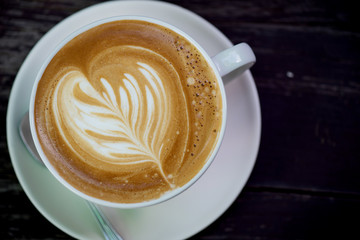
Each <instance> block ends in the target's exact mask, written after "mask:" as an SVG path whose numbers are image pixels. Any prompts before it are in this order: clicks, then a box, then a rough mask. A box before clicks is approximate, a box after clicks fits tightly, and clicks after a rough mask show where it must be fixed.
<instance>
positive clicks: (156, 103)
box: [52, 46, 189, 185]
mask: <svg viewBox="0 0 360 240" xmlns="http://www.w3.org/2000/svg"><path fill="white" fill-rule="evenodd" d="M129 51H130V52H134V51H140V52H147V54H150V55H153V56H152V58H160V62H164V63H167V60H166V59H163V58H162V57H161V56H160V55H158V54H156V53H155V52H152V51H151V50H147V49H142V48H137V47H132V46H124V47H121V48H119V47H118V48H115V49H113V48H111V49H108V51H107V52H108V53H105V54H103V56H101V58H104V59H109V57H110V58H111V56H108V54H110V53H111V54H114V53H118V54H117V57H118V61H119V63H117V64H114V62H112V63H111V65H110V66H106V67H105V66H101V67H102V68H104V69H96V70H97V71H106V72H110V73H116V74H115V76H109V77H110V78H109V79H111V80H112V81H110V80H107V79H105V78H103V77H99V78H98V81H99V82H100V83H101V84H100V87H101V90H100V91H97V90H96V89H95V88H94V87H93V86H92V85H91V83H90V82H89V80H88V79H87V78H86V76H85V75H84V74H83V73H81V72H79V71H76V70H72V71H70V72H68V73H66V74H65V75H64V76H63V77H62V78H61V79H60V81H59V82H58V84H57V86H56V88H55V91H54V101H53V102H52V108H53V112H54V114H55V118H54V119H55V120H56V126H57V128H58V129H59V134H60V135H61V137H62V138H63V139H64V141H65V142H66V144H67V146H68V147H69V148H70V149H72V151H73V152H74V153H76V154H77V156H78V157H79V158H80V159H82V161H84V162H85V161H89V159H92V158H86V159H85V158H84V155H83V154H82V153H81V152H87V153H90V154H91V156H92V157H93V159H94V160H95V162H92V163H91V164H92V165H93V166H94V167H96V166H97V165H98V164H99V163H98V161H101V162H106V163H110V164H116V165H129V164H141V163H145V162H152V163H154V164H156V165H157V166H158V168H159V170H160V172H161V175H162V177H164V179H167V176H165V173H164V172H163V169H162V163H161V159H162V156H163V154H162V152H166V150H165V149H163V147H164V143H165V142H166V141H169V140H170V138H169V135H170V136H174V135H176V132H174V131H177V132H178V133H180V131H181V133H182V134H183V135H185V136H186V139H187V138H188V137H187V136H188V135H189V132H188V129H187V128H188V125H189V123H188V118H187V117H186V118H185V119H186V120H187V122H185V123H184V128H183V129H181V130H180V129H172V130H173V132H172V133H170V134H169V132H168V131H169V129H170V128H169V125H170V124H171V122H173V121H176V119H172V118H174V117H175V116H173V115H174V114H172V113H171V109H172V107H173V106H172V105H173V104H174V99H176V100H180V101H182V103H181V104H182V105H186V99H185V96H184V94H182V93H181V92H170V91H165V87H166V88H167V89H171V86H167V85H168V84H169V82H171V81H174V80H175V81H177V82H179V81H180V79H179V75H178V74H177V73H176V70H175V69H173V68H172V67H171V64H170V63H167V65H166V68H168V69H166V70H165V69H163V70H162V71H161V72H162V73H166V74H162V75H160V76H159V75H158V71H156V70H155V69H154V68H152V67H151V66H150V65H148V64H150V63H148V64H147V63H142V62H136V59H132V58H133V54H134V53H133V54H132V55H131V57H130V58H129V57H127V55H128V54H129V53H128V52H129ZM102 60H103V59H101V60H97V61H102ZM124 63H125V64H126V67H125V68H123V67H122V66H121V65H122V64H124ZM130 63H131V64H130ZM95 64H96V65H97V63H95ZM156 67H158V68H163V67H164V66H155V68H156ZM122 69H124V70H125V72H120V71H121V70H122ZM106 72H105V73H93V74H91V75H95V76H97V75H99V76H101V75H106ZM169 72H171V73H169ZM169 77H173V78H175V79H171V78H169ZM113 78H115V79H113ZM110 82H112V83H113V84H111V83H110ZM164 85H165V86H164ZM179 87H180V86H179ZM173 94H177V95H176V96H173ZM184 110H185V112H184V113H185V114H186V115H187V112H186V109H184ZM62 126H67V127H66V129H65V128H64V129H63V128H62ZM167 138H168V139H167ZM74 143H77V144H78V146H76V147H75V146H74V147H73V145H74ZM79 143H81V144H79ZM185 146H186V141H185V142H184V144H183V146H182V148H183V152H185V151H184V148H185ZM177 147H180V146H177ZM183 157H184V155H183V156H180V159H181V158H183ZM170 185H171V184H170Z"/></svg>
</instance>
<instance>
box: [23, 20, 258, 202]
mask: <svg viewBox="0 0 360 240" xmlns="http://www.w3.org/2000/svg"><path fill="white" fill-rule="evenodd" d="M119 20H142V21H147V22H151V23H155V24H158V25H161V26H163V27H166V28H168V29H170V30H172V31H174V32H176V33H177V34H179V35H181V36H183V37H184V38H186V39H187V40H188V41H190V42H191V43H192V44H193V45H194V46H195V47H197V49H198V50H199V51H200V52H201V54H202V55H203V57H204V58H205V59H206V60H207V62H208V63H209V65H210V66H211V67H212V68H213V70H214V72H215V74H216V77H217V80H218V83H219V87H220V91H221V95H222V99H223V101H222V103H223V106H222V109H223V111H222V114H223V115H222V119H223V121H222V126H221V132H220V137H219V138H218V141H217V143H216V147H215V149H214V151H213V152H212V154H211V155H210V156H209V157H208V160H207V162H206V163H205V164H204V166H203V167H202V169H201V170H200V171H199V172H198V174H196V175H195V177H193V178H192V179H191V180H190V181H189V182H188V183H187V184H185V185H184V186H182V187H179V188H176V189H174V190H172V191H170V192H168V193H165V194H164V195H162V196H161V197H160V198H158V199H154V200H150V201H146V202H140V203H116V202H110V201H106V200H102V199H98V198H95V197H92V196H89V195H87V194H85V193H83V192H81V191H79V190H78V189H76V188H74V187H73V186H72V185H70V184H69V183H68V182H67V181H66V180H64V179H63V178H62V177H61V175H60V174H59V173H58V172H57V170H56V169H55V168H54V167H53V166H52V164H51V163H50V162H49V160H48V159H47V157H46V155H45V154H44V152H43V150H42V147H41V145H40V142H39V138H38V135H37V132H36V128H35V119H34V109H35V106H34V103H35V96H36V92H37V88H38V83H39V81H40V79H41V77H42V75H43V73H44V71H45V69H46V67H47V66H48V64H49V63H50V61H51V59H52V58H53V57H54V56H55V55H56V53H57V52H58V51H59V50H60V49H61V48H62V47H63V46H65V45H66V44H67V43H68V42H69V41H71V40H72V39H73V38H75V37H76V36H78V35H79V34H81V33H83V32H85V31H87V30H89V29H91V28H94V27H96V26H99V25H101V24H104V23H108V22H112V21H119ZM255 61H256V59H255V55H254V53H253V51H252V50H251V48H250V47H249V45H247V44H246V43H240V44H238V45H235V46H233V47H231V48H229V49H226V50H224V51H222V52H220V53H219V54H217V55H216V56H214V57H212V58H211V57H210V56H209V55H208V54H207V53H206V52H205V51H204V49H203V48H202V47H201V46H200V45H199V44H198V43H197V42H196V41H195V40H193V39H192V38H191V37H190V36H189V35H188V34H186V33H184V32H183V31H181V30H180V29H178V28H176V27H174V26H172V25H170V24H168V23H165V22H163V21H160V20H157V19H153V18H148V17H141V16H119V17H111V18H106V19H103V20H99V21H96V22H93V23H90V24H89V25H86V26H84V27H81V28H80V29H78V30H76V31H75V32H73V33H72V34H70V35H69V36H68V37H66V38H65V39H64V40H63V41H62V42H61V43H60V44H59V45H58V46H57V47H56V48H55V49H54V50H52V53H51V54H50V55H49V56H48V58H47V59H46V61H45V62H44V63H43V65H42V67H41V68H40V71H39V72H38V74H37V76H36V79H35V83H34V85H33V89H32V94H31V98H30V107H29V118H30V130H31V134H32V137H33V140H34V144H35V147H36V149H37V151H38V153H39V155H40V157H41V159H42V161H43V162H44V164H45V166H46V167H47V168H48V169H49V171H50V172H51V173H52V174H53V175H54V177H55V178H56V179H57V180H58V181H59V182H60V183H62V184H63V185H64V186H65V187H67V188H68V189H69V190H71V191H72V192H74V193H75V194H77V195H79V196H80V197H82V198H84V199H86V200H88V201H91V202H93V203H96V204H100V205H103V206H108V207H116V208H138V207H146V206H150V205H154V204H157V203H161V202H163V201H166V200H169V199H171V198H173V197H175V196H176V195H178V194H180V193H181V192H183V191H184V190H186V189H187V188H189V187H190V186H191V185H192V184H193V183H195V182H196V181H197V180H198V179H199V178H200V177H201V176H202V175H203V173H204V172H205V171H206V169H207V168H208V167H209V166H210V164H211V163H212V162H213V160H214V158H215V156H216V154H217V152H218V150H219V148H220V145H221V142H222V139H223V136H224V132H225V125H226V116H227V111H226V109H227V107H226V95H225V89H224V84H223V81H222V79H221V77H222V76H224V75H226V74H228V73H230V72H232V71H234V70H237V73H238V74H241V73H242V72H244V71H245V70H247V69H249V68H250V67H251V66H252V65H253V64H254V63H255Z"/></svg>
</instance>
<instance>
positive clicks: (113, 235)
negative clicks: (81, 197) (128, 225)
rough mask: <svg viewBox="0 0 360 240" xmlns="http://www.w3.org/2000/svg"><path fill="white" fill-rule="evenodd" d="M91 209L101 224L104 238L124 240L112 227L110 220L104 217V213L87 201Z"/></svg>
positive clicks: (107, 239)
mask: <svg viewBox="0 0 360 240" xmlns="http://www.w3.org/2000/svg"><path fill="white" fill-rule="evenodd" d="M86 203H87V204H88V206H89V208H90V209H91V211H92V213H93V214H94V216H95V218H96V220H97V222H98V223H99V225H100V227H101V229H102V231H103V234H104V237H105V239H106V240H122V238H121V237H120V235H119V234H118V233H117V232H116V231H115V229H114V228H113V227H112V225H111V223H110V222H109V220H108V219H107V218H106V217H105V216H104V214H103V213H102V211H101V210H100V209H99V207H98V206H97V205H95V204H93V203H91V202H89V201H86Z"/></svg>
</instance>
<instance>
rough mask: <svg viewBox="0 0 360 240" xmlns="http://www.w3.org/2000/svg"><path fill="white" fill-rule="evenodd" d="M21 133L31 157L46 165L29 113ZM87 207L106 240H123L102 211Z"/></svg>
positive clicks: (95, 207) (90, 205) (21, 126)
mask: <svg viewBox="0 0 360 240" xmlns="http://www.w3.org/2000/svg"><path fill="white" fill-rule="evenodd" d="M19 132H20V136H21V139H22V141H23V142H24V144H25V146H26V148H27V149H28V151H29V152H30V153H31V155H32V156H33V157H34V158H35V159H36V160H37V161H38V162H39V163H41V164H42V165H43V166H45V165H44V163H43V161H42V160H41V158H40V156H39V154H38V152H37V151H36V148H35V145H34V142H33V139H32V136H31V132H30V123H29V113H28V112H27V113H26V114H25V115H24V117H23V118H22V120H21V122H20V126H19ZM85 202H86V203H87V205H88V206H89V208H90V209H91V212H92V213H93V214H94V216H95V218H96V221H97V222H98V223H99V225H100V228H101V230H102V233H103V235H104V237H105V239H106V240H123V239H122V238H121V236H120V235H119V234H118V233H117V232H116V230H115V229H114V228H113V226H112V225H111V223H110V222H109V220H108V219H107V218H106V217H105V215H104V214H103V213H102V211H101V210H100V209H99V208H98V206H97V205H95V204H93V203H91V202H89V201H86V200H85Z"/></svg>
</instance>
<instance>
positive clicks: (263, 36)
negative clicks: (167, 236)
mask: <svg viewBox="0 0 360 240" xmlns="http://www.w3.org/2000/svg"><path fill="white" fill-rule="evenodd" d="M98 2H100V1H95V0H91V1H86V0H77V1H73V0H51V1H45V0H36V1H35V0H34V1H33V0H32V1H25V0H2V1H0V125H1V126H3V127H2V128H0V165H1V167H0V199H1V200H0V224H1V228H0V239H69V238H70V237H69V236H67V235H66V234H65V233H63V232H62V231H60V230H58V229H57V228H56V227H54V226H53V225H52V224H51V223H49V222H48V221H47V220H46V219H45V218H44V217H43V216H42V215H41V214H40V213H39V212H38V211H37V210H36V209H35V208H34V207H33V206H32V204H31V203H30V201H29V200H28V198H27V196H26V195H25V193H24V192H23V190H22V188H21V186H20V184H19V183H18V180H17V179H16V176H15V173H14V170H13V168H12V165H11V161H10V157H9V154H8V149H7V142H6V130H5V125H6V111H7V104H8V98H9V94H10V91H11V87H12V83H13V81H14V79H15V76H16V73H17V71H18V70H19V68H20V66H21V64H22V62H23V61H24V59H25V57H26V56H27V54H28V53H29V51H30V50H31V48H32V47H33V46H34V45H35V43H36V42H37V41H38V40H39V39H40V38H41V37H42V36H43V35H44V34H45V33H46V32H47V31H48V30H49V29H51V27H53V26H54V25H55V24H57V23H58V22H60V21H61V20H63V19H64V18H66V17H67V16H70V15H71V14H73V13H75V12H77V11H79V10H81V9H83V8H85V7H87V6H90V5H93V4H95V3H98ZM169 2H172V3H175V4H178V5H180V6H182V7H185V8H187V9H189V10H191V11H193V12H195V13H197V14H199V15H200V16H202V17H204V18H205V19H207V20H208V21H210V22H211V23H212V24H214V25H215V26H216V27H218V28H219V29H220V30H221V31H222V32H223V33H224V34H225V35H226V36H227V37H228V38H229V39H230V40H231V41H232V42H233V43H238V42H242V41H245V42H248V43H249V44H250V45H251V46H252V47H253V49H254V51H255V54H256V56H257V63H256V65H255V66H254V67H253V69H252V73H253V75H254V78H255V81H256V85H257V88H258V92H259V97H260V103H261V110H262V136H261V137H262V138H261V146H260V150H259V155H258V158H257V162H256V165H255V168H254V171H253V173H252V175H251V177H250V179H249V181H248V183H247V185H246V187H245V189H244V190H243V192H242V194H241V195H240V196H239V197H238V199H237V200H236V201H235V202H234V204H233V205H232V206H231V207H230V208H229V209H228V210H227V211H226V212H225V213H224V214H223V215H222V216H221V217H220V218H219V219H218V220H217V221H215V222H214V223H213V224H211V225H210V226H209V227H208V228H206V229H205V230H203V231H201V232H200V233H198V234H197V235H195V236H193V237H192V238H191V239H347V237H348V236H351V237H352V239H358V238H359V237H360V234H359V232H358V231H357V228H356V227H357V225H358V221H357V220H355V221H354V219H357V217H358V216H359V214H360V207H359V206H360V178H359V172H360V148H359V145H360V124H359V122H360V71H359V70H360V61H359V60H360V58H359V57H360V27H359V26H360V25H359V24H357V23H358V22H360V21H359V14H358V13H357V8H356V7H355V6H354V3H353V2H352V1H350V0H345V1H334V0H331V1H326V0H305V1H295V0H276V1H265V0H253V1H246V0H243V1H240V0H239V1H232V0H224V1H215V0H214V1H206V0H193V1H190V0H173V1H169ZM355 23H356V24H355Z"/></svg>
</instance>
